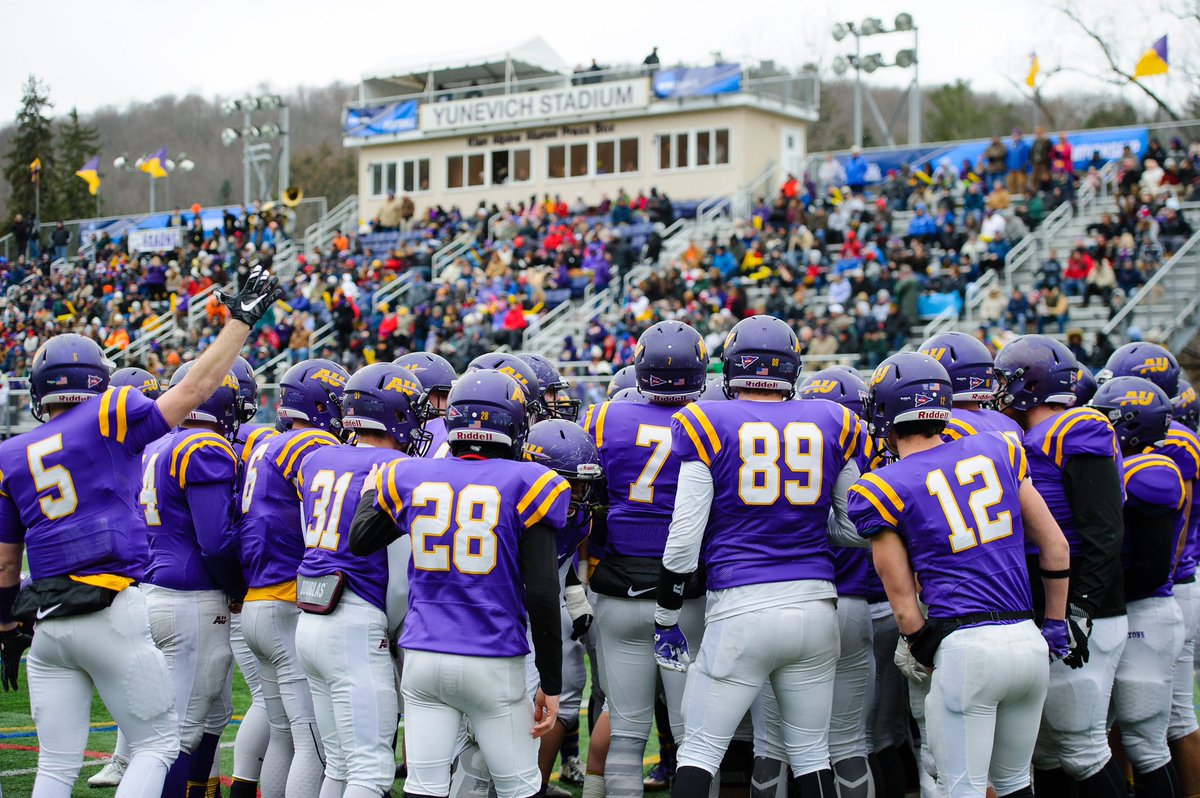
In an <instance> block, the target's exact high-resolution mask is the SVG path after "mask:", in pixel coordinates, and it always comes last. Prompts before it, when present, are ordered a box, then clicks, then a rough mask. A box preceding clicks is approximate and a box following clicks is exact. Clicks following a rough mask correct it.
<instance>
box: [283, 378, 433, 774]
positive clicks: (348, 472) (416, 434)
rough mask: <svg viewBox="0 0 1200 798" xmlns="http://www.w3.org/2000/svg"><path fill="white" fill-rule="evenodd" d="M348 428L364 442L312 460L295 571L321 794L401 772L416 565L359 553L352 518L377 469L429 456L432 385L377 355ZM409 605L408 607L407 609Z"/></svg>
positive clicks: (348, 400)
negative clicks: (406, 622)
mask: <svg viewBox="0 0 1200 798" xmlns="http://www.w3.org/2000/svg"><path fill="white" fill-rule="evenodd" d="M343 396H344V401H343V403H342V426H343V428H344V429H346V430H350V431H353V432H354V434H355V436H356V438H357V443H356V444H355V445H349V444H343V445H340V446H325V447H321V448H320V449H318V450H316V451H314V452H313V453H312V454H310V455H308V456H307V457H305V458H304V461H303V463H302V464H301V466H300V471H299V473H298V475H297V478H296V484H297V487H298V488H299V490H300V494H301V496H302V497H303V513H304V519H305V528H304V547H305V548H304V558H303V560H302V561H301V563H300V570H299V574H298V575H297V577H296V603H297V605H298V606H299V607H300V609H301V610H302V611H303V613H302V614H301V616H300V620H299V621H298V622H297V624H296V652H297V654H299V656H300V663H301V664H302V665H303V666H304V672H305V674H306V675H307V676H308V683H309V686H310V687H311V689H312V697H313V705H314V708H315V709H316V713H317V727H318V728H319V729H320V730H321V739H322V742H323V743H324V747H325V780H324V783H323V785H322V787H321V794H322V795H338V796H344V797H345V798H378V796H380V795H386V794H387V793H388V792H389V791H390V790H391V786H392V781H393V779H394V776H395V769H396V760H395V756H394V755H393V752H392V735H393V734H394V733H395V730H396V711H397V710H396V684H395V675H394V673H393V671H392V657H391V653H390V649H391V644H390V643H389V629H391V628H395V627H398V626H399V618H394V617H393V618H389V609H390V610H392V614H393V615H395V614H396V607H395V604H394V602H392V606H390V607H389V596H388V593H389V583H390V581H391V579H390V574H391V573H392V572H394V571H396V570H398V569H407V567H408V562H407V558H405V559H396V560H394V561H392V562H389V559H391V558H390V554H391V553H390V552H389V551H383V550H381V551H377V552H374V553H373V554H371V555H369V556H366V557H359V556H356V555H353V554H351V553H350V534H349V533H350V522H351V520H352V519H353V518H354V512H355V510H356V509H357V507H358V501H359V495H360V494H361V493H362V488H363V485H364V484H366V483H367V481H368V480H371V479H373V478H374V473H373V472H374V471H375V470H377V469H378V468H379V467H381V466H383V465H386V464H387V463H389V462H391V461H393V460H396V459H399V458H404V457H420V456H421V455H422V454H424V450H425V448H426V447H427V446H428V445H429V442H430V436H429V435H428V433H426V432H425V431H424V430H422V429H421V420H422V416H421V413H420V409H421V405H422V402H423V390H422V388H421V384H420V382H418V380H417V377H416V374H415V372H413V371H410V370H408V369H405V368H402V367H401V366H397V365H395V364H393V363H375V364H372V365H370V366H366V367H365V368H362V369H360V370H359V371H357V372H355V373H354V375H353V376H352V377H350V379H349V380H347V382H346V388H345V393H344V394H343ZM403 609H404V608H403V607H401V608H400V611H401V612H402V611H403Z"/></svg>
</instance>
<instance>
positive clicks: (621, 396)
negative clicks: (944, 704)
mask: <svg viewBox="0 0 1200 798" xmlns="http://www.w3.org/2000/svg"><path fill="white" fill-rule="evenodd" d="M608 401H610V402H641V403H642V404H644V405H645V404H650V397H649V396H646V394H644V393H642V392H641V391H639V390H638V389H637V388H622V389H621V390H619V391H617V392H616V393H615V394H614V395H613V398H612V399H609V400H608Z"/></svg>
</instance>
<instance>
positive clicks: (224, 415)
mask: <svg viewBox="0 0 1200 798" xmlns="http://www.w3.org/2000/svg"><path fill="white" fill-rule="evenodd" d="M195 365H196V361H194V360H189V361H188V362H187V363H184V364H183V365H182V366H180V367H179V368H177V369H175V373H174V374H172V375H171V387H172V388H174V387H175V386H176V385H178V384H179V383H181V382H183V378H184V377H186V376H187V373H188V372H189V371H191V370H192V367H193V366H195ZM184 420H185V421H207V422H209V423H211V424H216V425H217V426H218V427H220V429H221V434H222V435H224V436H225V437H226V438H228V439H229V440H231V441H232V440H233V439H234V438H235V437H236V436H237V431H238V424H239V421H238V381H237V377H235V376H233V372H232V371H230V372H229V373H228V374H226V375H225V376H224V377H222V378H221V384H220V385H218V386H217V390H215V391H213V392H212V396H210V397H208V398H207V399H205V400H204V401H203V402H201V403H200V405H199V407H197V408H196V409H195V410H193V411H192V412H190V413H188V414H187V415H186V416H185V417H184Z"/></svg>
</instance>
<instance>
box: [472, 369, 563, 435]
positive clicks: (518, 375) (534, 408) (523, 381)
mask: <svg viewBox="0 0 1200 798" xmlns="http://www.w3.org/2000/svg"><path fill="white" fill-rule="evenodd" d="M480 369H487V370H489V371H498V372H500V373H501V374H507V375H508V376H510V377H512V378H513V379H514V380H516V382H517V385H520V386H521V391H522V393H523V394H524V396H525V405H526V415H527V416H528V418H529V423H530V424H536V423H537V422H539V421H541V420H542V419H544V418H547V417H548V411H547V410H546V402H545V401H544V400H543V399H542V394H541V391H540V390H539V389H540V386H541V383H539V382H538V378H537V374H536V373H534V370H533V367H532V366H530V365H529V364H528V363H526V362H525V361H524V360H522V359H521V358H519V357H517V356H516V355H509V354H506V353H504V352H491V353H489V354H486V355H480V356H479V357H477V358H475V359H474V360H472V361H471V362H470V363H468V364H467V371H466V373H467V374H470V373H471V372H472V371H479V370H480Z"/></svg>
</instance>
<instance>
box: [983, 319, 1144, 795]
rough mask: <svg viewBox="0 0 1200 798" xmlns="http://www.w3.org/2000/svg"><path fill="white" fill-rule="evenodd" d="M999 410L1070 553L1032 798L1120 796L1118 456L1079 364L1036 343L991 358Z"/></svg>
mask: <svg viewBox="0 0 1200 798" xmlns="http://www.w3.org/2000/svg"><path fill="white" fill-rule="evenodd" d="M995 368H996V378H997V380H998V382H999V388H998V390H997V394H996V403H997V405H998V406H999V407H1000V408H1001V409H1002V410H1003V412H1004V413H1005V414H1006V415H1008V416H1010V417H1011V418H1013V419H1014V420H1015V421H1016V422H1017V423H1018V424H1020V425H1021V428H1022V429H1023V430H1024V431H1025V434H1024V437H1023V438H1022V440H1023V443H1024V448H1025V454H1026V458H1027V460H1028V462H1029V473H1030V476H1031V477H1032V478H1033V486H1034V487H1035V488H1036V489H1037V492H1038V493H1039V494H1041V496H1042V498H1043V499H1045V500H1046V504H1047V505H1048V506H1049V507H1050V511H1051V513H1052V514H1053V515H1054V518H1055V519H1057V520H1058V523H1059V526H1060V527H1061V528H1062V531H1063V534H1064V535H1065V536H1066V538H1067V543H1068V544H1069V545H1070V547H1071V580H1070V593H1069V596H1068V612H1069V618H1068V622H1069V625H1070V626H1071V633H1072V634H1071V637H1072V651H1071V654H1070V655H1069V656H1068V657H1067V658H1066V659H1064V660H1060V661H1056V662H1054V663H1052V664H1051V666H1050V689H1049V693H1048V695H1047V698H1046V707H1045V710H1044V712H1043V717H1042V728H1041V732H1040V734H1039V738H1038V745H1037V747H1036V748H1035V749H1034V757H1033V763H1034V768H1035V773H1034V781H1035V787H1036V791H1037V792H1039V793H1042V794H1048V795H1066V794H1068V793H1069V792H1070V791H1071V785H1070V782H1071V781H1075V782H1077V783H1078V786H1079V792H1080V795H1086V796H1101V797H1102V798H1109V796H1111V798H1124V796H1125V792H1126V791H1125V782H1124V778H1123V775H1122V773H1121V769H1120V767H1119V766H1118V764H1117V763H1116V761H1115V760H1113V758H1112V752H1111V751H1110V749H1109V746H1108V736H1107V716H1108V704H1109V699H1110V698H1111V696H1112V684H1113V679H1114V678H1115V676H1116V672H1117V663H1118V662H1120V660H1121V651H1122V649H1124V647H1125V636H1126V634H1127V632H1128V631H1129V625H1128V620H1127V618H1126V616H1125V595H1124V591H1123V589H1122V581H1121V541H1122V539H1123V538H1124V521H1123V519H1122V512H1123V511H1122V490H1121V473H1120V463H1121V452H1120V449H1119V447H1118V446H1117V439H1116V434H1115V433H1114V432H1113V429H1112V426H1111V425H1110V424H1109V423H1108V419H1106V418H1105V417H1104V415H1103V414H1101V413H1099V412H1098V411H1096V410H1095V409H1093V408H1088V407H1080V408H1071V406H1072V405H1073V404H1074V402H1075V393H1074V387H1075V381H1076V379H1077V374H1078V370H1079V367H1078V364H1077V363H1076V362H1075V357H1074V355H1072V354H1071V351H1070V350H1069V349H1067V348H1066V347H1065V346H1064V345H1063V344H1061V343H1059V342H1058V341H1055V340H1054V339H1052V338H1048V337H1046V336H1042V335H1024V336H1020V337H1018V338H1014V339H1013V340H1012V341H1010V342H1009V343H1008V344H1007V345H1005V347H1004V348H1003V349H1001V350H1000V352H999V353H998V354H997V355H996V363H995ZM1027 554H1028V558H1029V565H1028V571H1029V574H1030V578H1031V579H1034V581H1035V584H1034V586H1033V588H1034V608H1035V611H1036V610H1037V609H1038V608H1039V607H1040V606H1041V605H1042V601H1041V597H1040V594H1039V587H1040V580H1037V579H1036V578H1035V577H1036V575H1037V574H1038V573H1039V566H1038V563H1037V560H1036V556H1035V555H1036V550H1035V549H1034V547H1033V546H1032V545H1030V546H1027Z"/></svg>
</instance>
